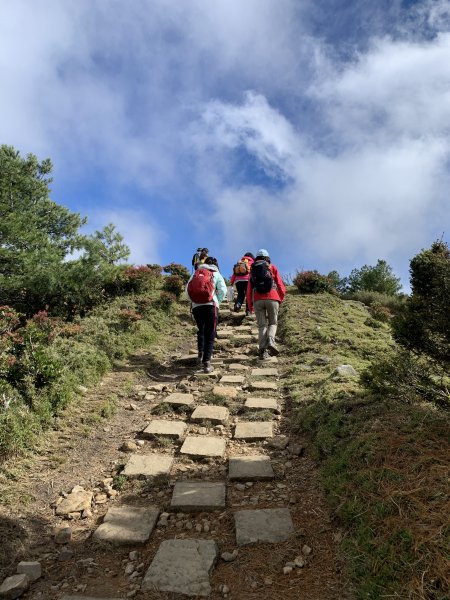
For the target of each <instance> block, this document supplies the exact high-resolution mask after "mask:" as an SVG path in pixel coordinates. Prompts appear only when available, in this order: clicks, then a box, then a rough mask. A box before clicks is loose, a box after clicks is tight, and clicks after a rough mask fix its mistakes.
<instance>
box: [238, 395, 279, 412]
mask: <svg viewBox="0 0 450 600" xmlns="http://www.w3.org/2000/svg"><path fill="white" fill-rule="evenodd" d="M244 408H248V409H249V410H273V411H274V412H280V408H279V406H278V402H277V400H275V398H251V397H250V398H247V400H246V401H245V403H244Z"/></svg>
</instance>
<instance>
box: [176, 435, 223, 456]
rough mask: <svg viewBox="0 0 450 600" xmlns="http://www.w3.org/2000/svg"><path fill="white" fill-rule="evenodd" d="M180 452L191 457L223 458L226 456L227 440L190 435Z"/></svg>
mask: <svg viewBox="0 0 450 600" xmlns="http://www.w3.org/2000/svg"><path fill="white" fill-rule="evenodd" d="M180 452H181V454H189V455H191V456H219V457H222V456H223V455H224V454H225V440H224V439H222V438H219V437H212V436H206V435H200V436H195V435H190V436H188V437H187V438H186V439H185V440H184V444H183V445H182V446H181V450H180Z"/></svg>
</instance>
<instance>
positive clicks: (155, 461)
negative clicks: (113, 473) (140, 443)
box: [122, 453, 173, 477]
mask: <svg viewBox="0 0 450 600" xmlns="http://www.w3.org/2000/svg"><path fill="white" fill-rule="evenodd" d="M172 463H173V456H170V455H169V454H156V453H155V454H132V455H131V456H130V459H129V461H128V462H127V464H126V465H125V468H124V470H123V472H122V473H123V475H126V476H127V477H157V476H158V475H168V474H169V473H170V469H171V468H172Z"/></svg>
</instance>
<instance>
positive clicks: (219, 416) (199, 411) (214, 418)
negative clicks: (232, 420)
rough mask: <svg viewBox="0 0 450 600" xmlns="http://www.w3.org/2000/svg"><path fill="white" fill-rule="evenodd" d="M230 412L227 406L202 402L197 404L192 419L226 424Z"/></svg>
mask: <svg viewBox="0 0 450 600" xmlns="http://www.w3.org/2000/svg"><path fill="white" fill-rule="evenodd" d="M229 416H230V412H229V410H228V408H226V407H225V406H214V405H213V404H201V405H200V406H197V408H196V409H195V410H194V412H193V413H192V415H191V421H194V422H201V421H211V423H214V424H219V425H226V423H228V419H229Z"/></svg>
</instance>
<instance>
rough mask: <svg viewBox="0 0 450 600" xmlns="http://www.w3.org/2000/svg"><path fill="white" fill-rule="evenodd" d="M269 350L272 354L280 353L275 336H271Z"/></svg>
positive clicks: (268, 344)
mask: <svg viewBox="0 0 450 600" xmlns="http://www.w3.org/2000/svg"><path fill="white" fill-rule="evenodd" d="M267 350H268V351H269V354H270V356H278V354H280V351H279V350H278V348H277V345H276V344H275V340H274V339H273V338H269V341H268V343H267Z"/></svg>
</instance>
